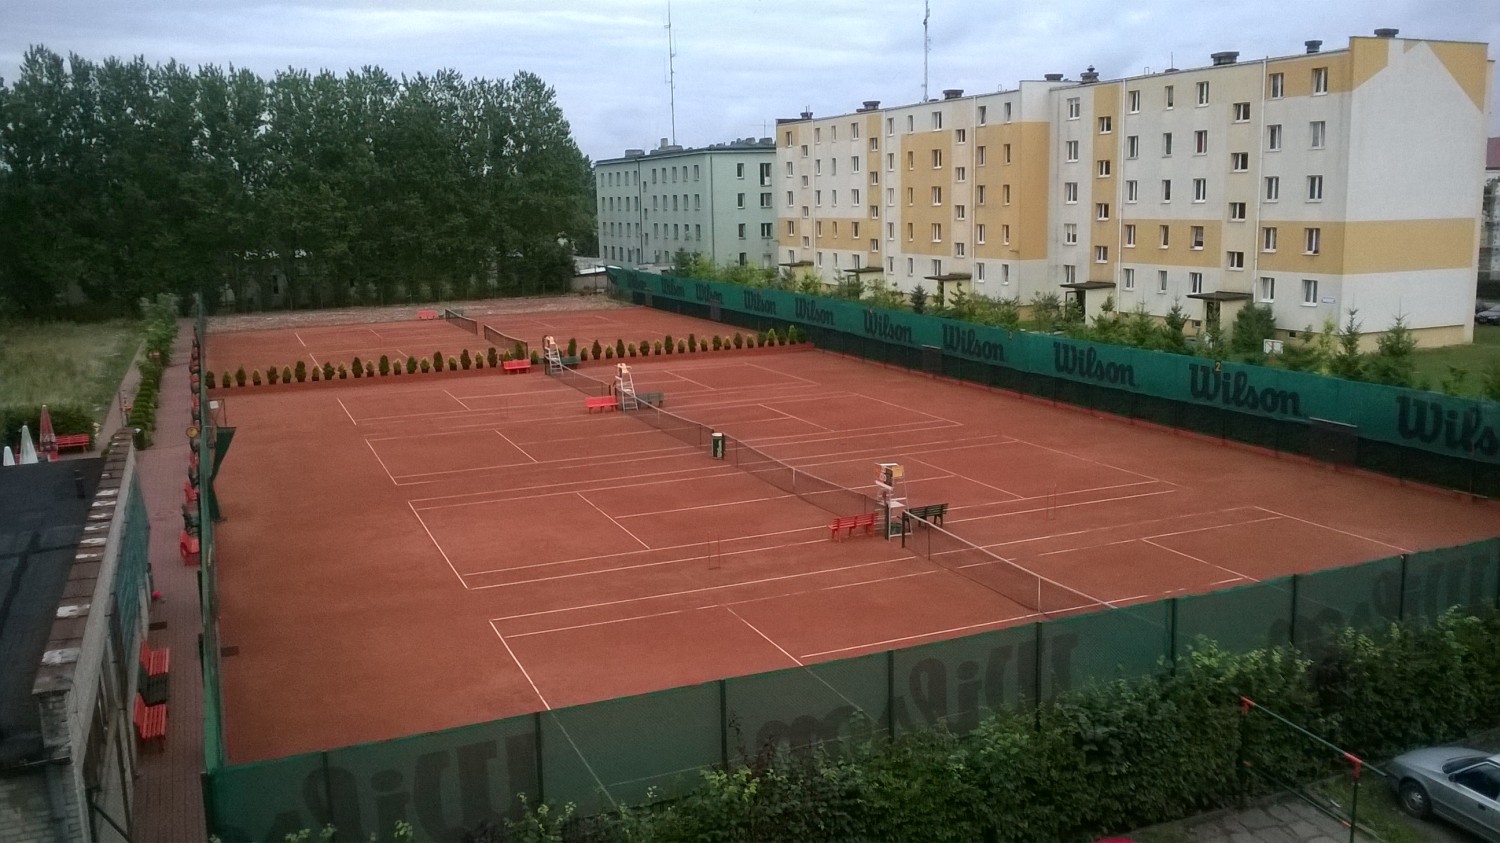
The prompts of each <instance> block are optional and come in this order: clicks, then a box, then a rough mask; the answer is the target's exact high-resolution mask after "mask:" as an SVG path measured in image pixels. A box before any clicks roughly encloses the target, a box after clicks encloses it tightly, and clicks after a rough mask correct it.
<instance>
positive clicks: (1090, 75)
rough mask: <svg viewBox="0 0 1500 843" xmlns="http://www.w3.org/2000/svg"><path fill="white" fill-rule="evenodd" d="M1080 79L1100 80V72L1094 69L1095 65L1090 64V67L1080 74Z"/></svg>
mask: <svg viewBox="0 0 1500 843" xmlns="http://www.w3.org/2000/svg"><path fill="white" fill-rule="evenodd" d="M1078 80H1079V81H1080V82H1098V81H1099V74H1098V73H1096V72H1095V71H1094V66H1093V65H1089V69H1088V70H1085V71H1084V72H1083V73H1082V74H1080V75H1079V77H1078Z"/></svg>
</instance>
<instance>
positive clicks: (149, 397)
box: [126, 294, 177, 447]
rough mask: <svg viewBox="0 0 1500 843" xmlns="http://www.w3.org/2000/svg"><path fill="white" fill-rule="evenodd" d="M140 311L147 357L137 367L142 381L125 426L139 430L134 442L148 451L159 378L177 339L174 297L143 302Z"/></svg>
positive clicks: (175, 301) (158, 394)
mask: <svg viewBox="0 0 1500 843" xmlns="http://www.w3.org/2000/svg"><path fill="white" fill-rule="evenodd" d="M141 311H142V312H143V313H144V314H145V334H146V356H145V358H144V359H142V360H141V362H140V363H138V364H137V365H136V368H137V369H138V370H139V371H140V373H141V381H140V384H139V385H138V386H137V387H136V392H135V400H134V401H132V402H131V404H130V415H129V417H128V418H127V419H126V423H127V424H129V425H130V426H131V427H136V428H140V429H141V430H142V431H143V435H142V436H140V437H138V438H137V442H139V443H142V444H143V445H144V446H145V447H150V446H151V441H152V438H153V436H154V434H155V433H156V406H157V403H158V401H159V400H160V393H161V376H162V372H163V371H165V369H166V367H167V366H168V365H169V364H170V363H171V362H172V344H173V343H174V342H175V341H176V339H177V297H176V296H172V295H167V294H163V295H160V296H157V297H156V300H155V301H150V300H146V299H142V300H141Z"/></svg>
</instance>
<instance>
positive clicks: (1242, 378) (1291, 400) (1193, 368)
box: [1188, 363, 1302, 416]
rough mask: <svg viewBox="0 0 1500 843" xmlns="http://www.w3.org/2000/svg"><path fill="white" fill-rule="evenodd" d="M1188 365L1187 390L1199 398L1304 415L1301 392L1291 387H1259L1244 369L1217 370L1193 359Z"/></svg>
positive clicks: (1281, 413) (1272, 412) (1257, 409)
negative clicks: (1252, 381)
mask: <svg viewBox="0 0 1500 843" xmlns="http://www.w3.org/2000/svg"><path fill="white" fill-rule="evenodd" d="M1188 369H1189V371H1190V380H1189V383H1188V391H1189V393H1190V394H1191V395H1192V396H1193V397H1194V398H1196V399H1198V400H1199V401H1208V402H1212V403H1216V404H1223V405H1224V406H1226V407H1234V408H1236V409H1239V410H1250V411H1252V412H1256V413H1266V414H1268V415H1283V416H1301V415H1302V396H1301V395H1298V394H1297V393H1295V392H1293V391H1291V390H1289V389H1277V388H1275V387H1271V386H1268V387H1263V388H1257V387H1256V385H1255V384H1253V383H1251V382H1250V375H1249V374H1247V373H1245V372H1219V371H1214V367H1213V366H1205V365H1203V364H1201V363H1190V364H1188Z"/></svg>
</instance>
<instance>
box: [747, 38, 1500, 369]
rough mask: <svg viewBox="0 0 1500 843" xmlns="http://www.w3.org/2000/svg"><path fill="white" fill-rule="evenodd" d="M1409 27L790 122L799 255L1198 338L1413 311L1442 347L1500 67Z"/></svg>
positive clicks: (780, 233) (784, 150)
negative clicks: (1264, 319) (1252, 319)
mask: <svg viewBox="0 0 1500 843" xmlns="http://www.w3.org/2000/svg"><path fill="white" fill-rule="evenodd" d="M1396 36H1397V33H1396V32H1395V30H1377V32H1376V35H1375V36H1374V37H1353V38H1350V40H1349V45H1348V47H1347V48H1345V49H1341V50H1329V51H1321V50H1320V49H1319V48H1320V46H1321V44H1320V42H1315V41H1310V42H1307V52H1306V53H1304V54H1299V55H1293V56H1286V57H1281V58H1267V59H1263V60H1257V61H1246V62H1241V61H1238V55H1237V54H1235V53H1215V54H1214V55H1213V57H1212V59H1213V64H1212V65H1210V66H1208V67H1202V68H1197V69H1190V70H1177V69H1169V70H1166V71H1164V72H1160V73H1152V74H1148V75H1144V76H1137V77H1131V78H1127V79H1118V80H1099V79H1097V75H1096V74H1094V73H1093V72H1092V68H1091V69H1090V72H1088V73H1084V74H1082V75H1081V78H1080V80H1078V81H1072V80H1064V79H1063V78H1062V77H1061V76H1060V75H1055V74H1054V75H1050V76H1048V77H1047V78H1045V79H1043V80H1041V81H1025V82H1022V83H1020V85H1019V87H1018V88H1016V89H1014V90H1007V91H1000V92H997V93H990V94H982V95H979V96H967V97H966V96H963V92H962V91H956V90H950V91H944V92H943V98H942V99H934V100H931V101H929V102H925V103H918V104H915V105H907V106H901V107H897V108H880V105H879V103H878V102H866V103H865V104H864V107H863V108H860V109H858V110H857V111H855V112H853V113H851V114H844V115H840V116H837V117H827V118H819V119H813V118H812V115H811V114H810V113H803V115H802V117H801V118H800V119H795V120H783V121H780V122H779V123H778V126H777V139H776V141H777V146H776V159H777V160H776V178H775V179H774V181H776V182H779V185H777V187H778V189H777V191H776V194H777V196H776V205H777V213H778V217H779V218H778V220H777V240H778V243H779V254H778V255H777V259H778V262H779V263H781V264H783V265H788V266H792V267H798V268H801V269H802V270H803V271H813V272H817V273H818V274H819V275H821V276H822V278H823V280H824V281H826V282H828V283H837V282H838V281H840V280H844V279H847V278H849V277H851V274H852V275H853V276H854V277H860V278H862V279H863V280H865V281H866V282H869V281H871V280H872V279H877V280H879V281H880V282H881V283H884V284H887V285H890V286H893V287H894V288H896V289H898V290H900V291H902V292H910V291H911V290H912V289H913V288H915V287H916V286H918V285H922V286H923V287H924V288H925V289H927V290H928V291H929V292H930V293H939V292H940V291H941V292H942V293H944V294H946V293H947V292H948V291H951V290H954V289H964V290H966V291H968V292H970V293H975V294H981V295H985V296H988V297H991V298H1015V299H1019V300H1020V302H1021V303H1022V304H1023V305H1024V304H1027V303H1029V302H1030V301H1031V300H1032V298H1033V297H1034V296H1036V295H1037V294H1043V293H1059V294H1064V295H1067V296H1074V297H1077V298H1079V299H1081V300H1082V301H1083V303H1084V307H1085V310H1086V312H1087V314H1088V315H1089V316H1090V317H1092V316H1094V315H1096V314H1097V313H1098V312H1099V308H1100V306H1101V305H1103V303H1104V301H1105V299H1106V298H1108V297H1113V298H1114V300H1115V305H1116V307H1117V308H1118V309H1119V310H1121V311H1132V310H1135V309H1136V308H1138V307H1144V308H1145V310H1146V311H1147V312H1149V313H1152V314H1155V315H1157V316H1161V315H1165V314H1166V313H1167V311H1168V310H1169V309H1170V308H1171V307H1172V306H1173V304H1174V303H1178V304H1181V305H1182V307H1183V309H1184V310H1185V311H1186V312H1187V314H1188V316H1189V318H1190V319H1192V320H1193V321H1194V323H1196V325H1197V326H1199V327H1201V324H1202V322H1203V320H1205V319H1210V320H1211V319H1214V318H1219V319H1220V320H1221V324H1223V325H1224V326H1225V327H1226V328H1227V327H1228V324H1229V321H1230V320H1232V318H1233V316H1234V314H1235V313H1236V312H1237V311H1238V309H1239V307H1241V306H1242V305H1243V304H1245V303H1263V304H1266V305H1269V306H1270V307H1271V309H1272V311H1273V312H1274V313H1275V317H1276V324H1277V326H1278V328H1279V329H1280V330H1281V331H1283V332H1288V333H1291V332H1297V333H1300V332H1302V331H1306V330H1317V329H1319V328H1320V327H1321V326H1322V324H1323V322H1324V321H1325V320H1326V319H1333V320H1334V321H1335V322H1337V323H1340V324H1342V322H1343V321H1344V319H1345V318H1346V317H1347V315H1348V312H1349V311H1350V310H1356V309H1357V311H1358V317H1357V318H1358V319H1359V321H1360V322H1361V323H1362V325H1363V327H1364V329H1365V330H1366V331H1367V332H1369V333H1378V332H1381V331H1384V330H1385V329H1386V328H1388V327H1389V326H1390V325H1391V324H1392V322H1393V321H1394V320H1395V319H1396V318H1397V316H1398V315H1400V316H1404V318H1405V320H1406V324H1407V325H1408V326H1409V327H1411V328H1412V329H1413V330H1414V332H1415V333H1416V335H1417V337H1418V340H1419V342H1420V343H1421V344H1422V345H1424V346H1434V345H1444V344H1450V343H1457V342H1464V341H1468V340H1470V339H1472V335H1473V321H1472V320H1473V303H1474V297H1475V275H1476V267H1477V260H1478V246H1479V225H1480V222H1479V219H1480V204H1481V194H1482V184H1481V180H1482V174H1483V172H1484V160H1485V158H1484V156H1485V135H1486V130H1487V126H1488V115H1489V109H1490V98H1491V91H1490V84H1489V80H1490V79H1491V76H1492V70H1493V62H1491V61H1490V60H1489V58H1488V55H1487V45H1485V44H1482V43H1466V42H1453V41H1430V40H1422V39H1411V38H1399V37H1396Z"/></svg>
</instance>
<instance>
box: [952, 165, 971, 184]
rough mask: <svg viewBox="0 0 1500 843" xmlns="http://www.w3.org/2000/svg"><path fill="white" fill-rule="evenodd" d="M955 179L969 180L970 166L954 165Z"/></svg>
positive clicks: (959, 180) (958, 180) (957, 180)
mask: <svg viewBox="0 0 1500 843" xmlns="http://www.w3.org/2000/svg"><path fill="white" fill-rule="evenodd" d="M953 180H954V181H956V182H964V181H968V180H969V168H968V167H954V168H953Z"/></svg>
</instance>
